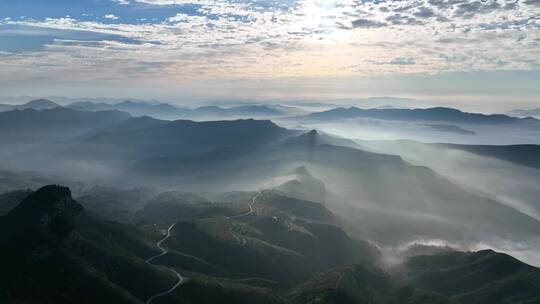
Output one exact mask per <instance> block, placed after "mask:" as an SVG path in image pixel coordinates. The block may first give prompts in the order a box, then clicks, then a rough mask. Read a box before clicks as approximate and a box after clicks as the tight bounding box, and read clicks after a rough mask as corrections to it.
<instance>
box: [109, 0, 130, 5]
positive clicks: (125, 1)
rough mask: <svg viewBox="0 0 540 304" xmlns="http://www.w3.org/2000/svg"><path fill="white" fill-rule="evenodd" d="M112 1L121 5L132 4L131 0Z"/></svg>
mask: <svg viewBox="0 0 540 304" xmlns="http://www.w3.org/2000/svg"><path fill="white" fill-rule="evenodd" d="M111 1H112V2H115V3H116V4H119V5H129V4H130V3H131V2H129V0H111Z"/></svg>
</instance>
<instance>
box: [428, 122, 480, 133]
mask: <svg viewBox="0 0 540 304" xmlns="http://www.w3.org/2000/svg"><path fill="white" fill-rule="evenodd" d="M421 126H424V127H428V128H430V129H432V130H434V131H438V132H446V133H456V134H462V135H476V132H474V131H471V130H467V129H463V128H460V127H458V126H455V125H441V124H421Z"/></svg>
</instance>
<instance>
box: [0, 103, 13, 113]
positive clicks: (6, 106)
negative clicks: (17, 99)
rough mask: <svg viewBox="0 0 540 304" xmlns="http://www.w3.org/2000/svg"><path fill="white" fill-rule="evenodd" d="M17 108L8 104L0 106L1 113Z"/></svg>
mask: <svg viewBox="0 0 540 304" xmlns="http://www.w3.org/2000/svg"><path fill="white" fill-rule="evenodd" d="M14 108H15V107H14V106H12V105H7V104H0V112H7V111H12V110H13V109H14Z"/></svg>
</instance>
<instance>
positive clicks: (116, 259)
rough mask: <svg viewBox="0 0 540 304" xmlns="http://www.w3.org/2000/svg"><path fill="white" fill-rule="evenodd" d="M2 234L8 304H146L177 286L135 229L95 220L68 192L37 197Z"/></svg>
mask: <svg viewBox="0 0 540 304" xmlns="http://www.w3.org/2000/svg"><path fill="white" fill-rule="evenodd" d="M0 228H1V229H2V231H4V233H2V234H1V236H0V250H1V251H2V259H1V260H0V267H1V268H2V272H1V273H0V302H10V303H97V302H101V303H104V302H114V303H141V302H142V301H144V300H146V299H147V298H148V297H150V296H151V295H153V294H155V293H157V292H159V291H160V290H165V289H167V288H169V286H170V285H171V284H172V283H173V281H174V278H172V277H171V275H170V274H169V273H168V272H165V271H163V270H162V269H160V268H157V267H153V266H151V265H148V264H146V263H145V262H144V259H145V258H146V257H149V256H151V255H153V254H154V249H152V248H149V247H148V246H147V245H146V243H145V242H144V241H143V239H142V238H141V236H140V235H139V234H138V233H137V232H136V231H135V230H134V229H133V228H131V229H127V228H126V227H123V226H120V225H117V224H114V223H108V222H105V221H101V220H99V219H94V218H91V217H89V216H88V215H87V214H86V213H85V211H84V209H83V207H82V206H81V205H79V204H78V203H77V202H75V201H74V200H73V199H72V198H71V193H70V190H69V189H68V188H65V187H60V186H54V185H52V186H45V187H43V188H41V189H39V190H38V191H36V192H34V193H32V194H30V195H29V196H27V197H26V198H25V199H24V200H22V201H21V202H20V203H19V205H18V206H17V207H15V208H14V209H13V210H12V211H10V212H9V213H8V214H7V215H5V216H4V217H0Z"/></svg>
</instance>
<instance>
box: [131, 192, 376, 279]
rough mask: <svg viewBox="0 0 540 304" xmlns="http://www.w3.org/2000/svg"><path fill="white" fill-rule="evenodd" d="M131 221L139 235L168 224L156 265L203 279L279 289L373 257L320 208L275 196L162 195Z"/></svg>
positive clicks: (366, 245)
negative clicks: (164, 249) (211, 198)
mask: <svg viewBox="0 0 540 304" xmlns="http://www.w3.org/2000/svg"><path fill="white" fill-rule="evenodd" d="M197 201H199V202H197ZM250 210H251V211H250ZM139 215H140V221H139V222H138V223H139V225H142V227H143V228H142V229H144V230H148V229H151V228H152V227H154V226H155V225H158V226H168V225H170V224H171V223H175V222H176V225H175V227H174V230H173V233H172V237H171V240H170V242H169V243H168V245H169V246H170V247H169V248H171V254H168V255H165V256H164V257H163V258H162V259H160V261H162V262H163V263H167V264H168V265H174V266H175V267H178V268H180V269H185V270H189V271H195V272H202V273H203V274H206V275H218V276H227V277H230V278H236V279H246V278H263V279H266V280H271V281H275V282H277V283H278V284H280V285H283V286H285V285H286V284H287V283H290V282H297V281H299V280H302V279H304V278H307V277H309V276H310V275H313V274H315V273H317V272H319V271H321V270H323V269H326V268H327V267H332V266H336V265H340V264H343V263H354V262H362V261H366V262H370V263H374V262H375V261H376V260H377V259H378V258H379V255H380V252H379V251H378V250H377V249H376V248H375V247H373V246H371V245H370V244H369V243H368V242H366V241H362V240H357V239H353V238H351V237H350V236H349V235H347V234H346V233H345V232H344V231H343V230H342V229H341V228H340V227H339V226H336V225H334V224H332V222H335V216H334V215H333V214H332V213H331V212H330V211H328V210H327V209H326V208H325V207H324V206H322V205H321V204H319V203H315V202H310V201H303V200H298V199H294V198H290V197H287V196H284V195H282V194H280V193H278V192H275V191H262V192H260V193H247V196H246V197H245V198H244V199H235V200H234V201H232V202H219V203H210V202H208V201H205V200H203V199H200V198H197V197H196V196H193V195H187V196H186V195H170V194H168V195H166V196H163V197H158V198H156V200H155V201H154V202H151V203H149V204H148V205H147V206H146V207H145V208H144V209H143V210H142V211H141V213H140V214H139ZM144 227H147V228H144ZM173 250H174V252H173Z"/></svg>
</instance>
